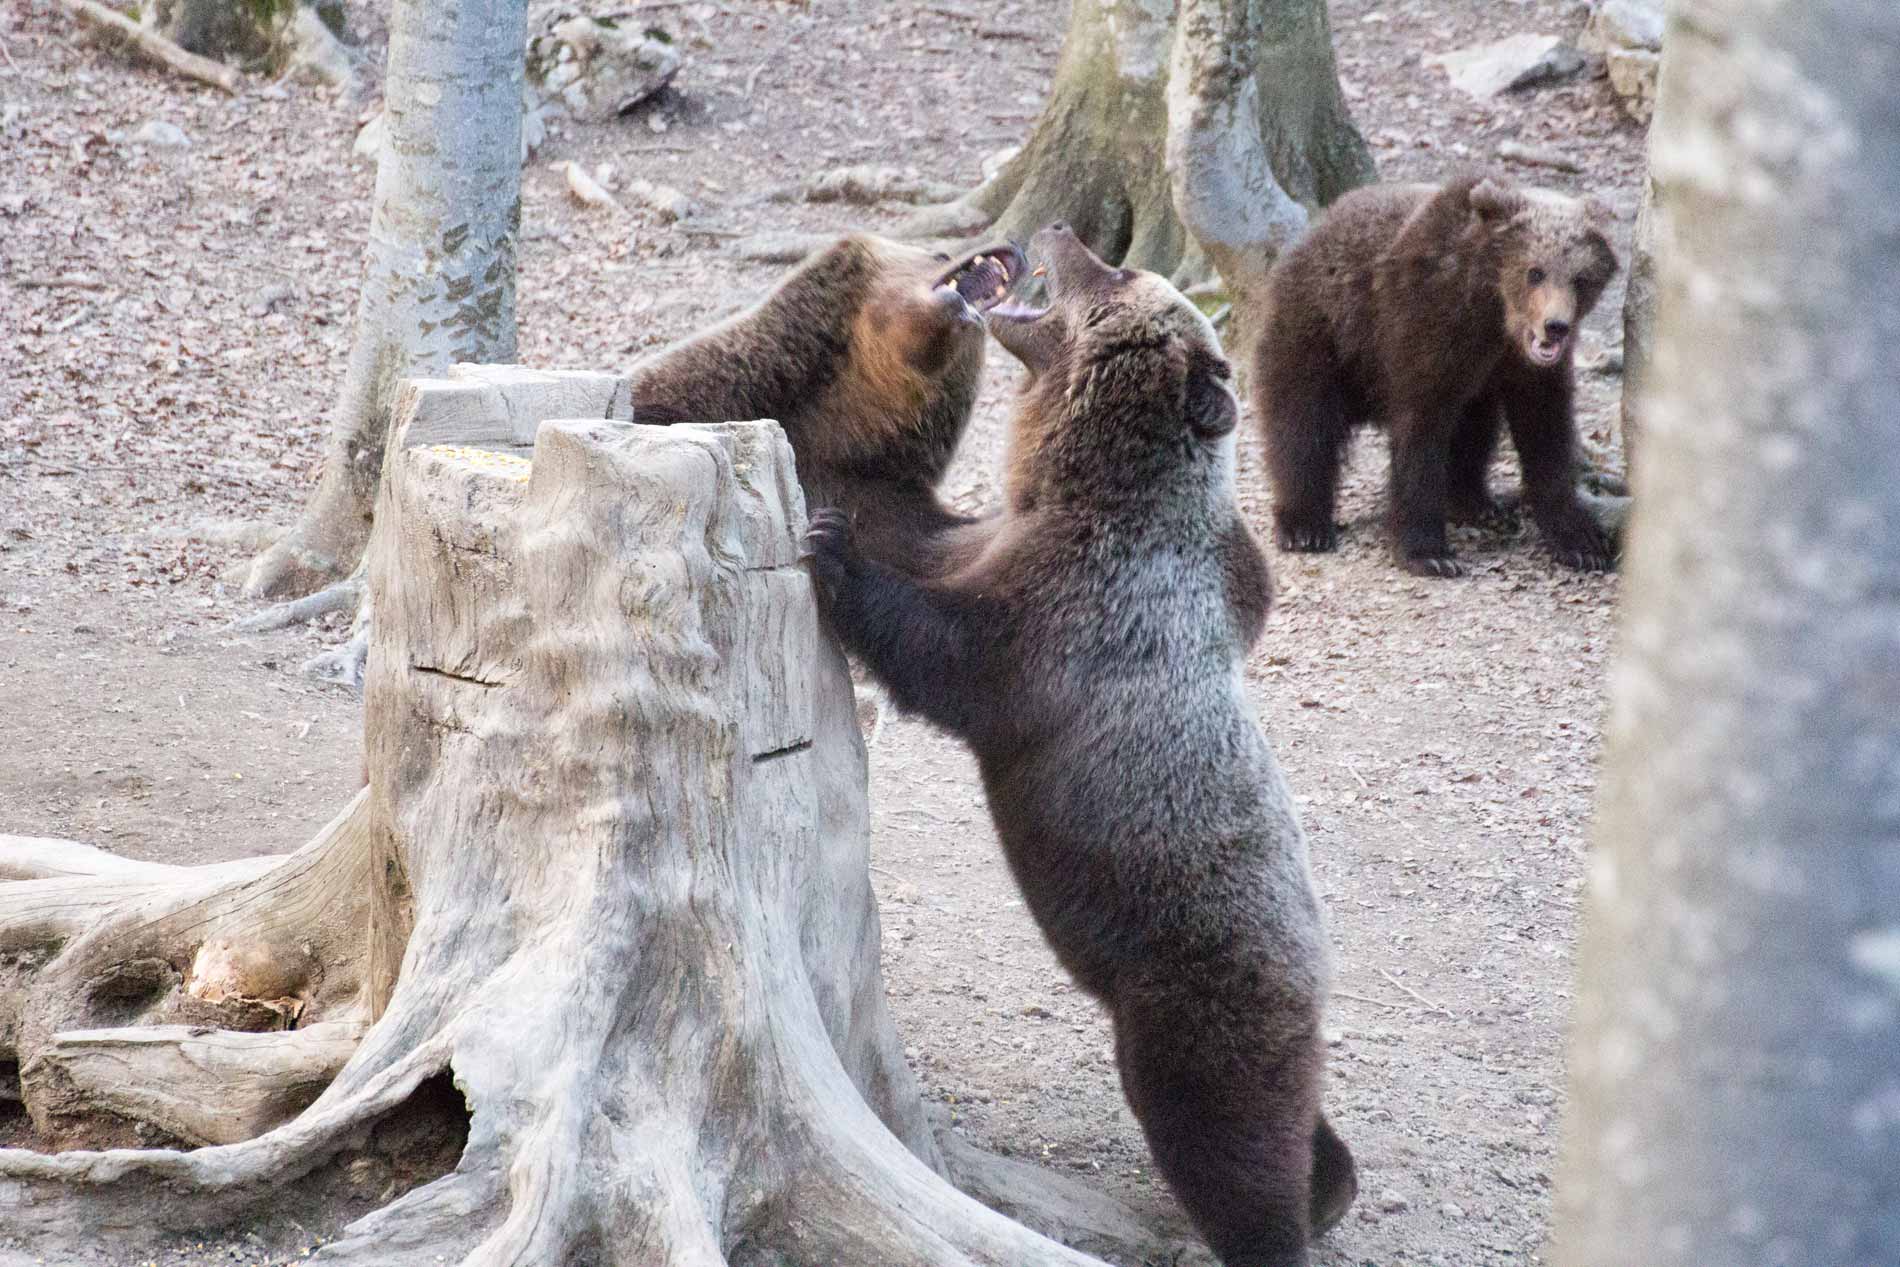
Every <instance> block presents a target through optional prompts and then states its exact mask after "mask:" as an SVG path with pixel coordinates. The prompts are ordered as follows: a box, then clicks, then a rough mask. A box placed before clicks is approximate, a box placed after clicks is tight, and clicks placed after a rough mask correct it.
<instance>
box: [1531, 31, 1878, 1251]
mask: <svg viewBox="0 0 1900 1267" xmlns="http://www.w3.org/2000/svg"><path fill="white" fill-rule="evenodd" d="M1666 44H1667V47H1668V49H1669V53H1668V56H1667V57H1666V58H1665V61H1664V67H1663V75H1664V79H1665V85H1664V94H1665V98H1666V102H1667V110H1666V111H1665V112H1663V113H1659V114H1658V116H1657V120H1656V129H1657V130H1656V133H1655V136H1654V144H1653V157H1654V171H1655V178H1656V202H1657V210H1658V212H1659V213H1662V214H1665V215H1666V216H1667V217H1668V222H1669V225H1670V232H1669V235H1668V237H1667V238H1666V239H1665V246H1666V248H1667V249H1666V250H1665V251H1664V253H1663V254H1662V255H1661V256H1660V259H1659V265H1660V268H1659V281H1660V304H1661V306H1660V312H1659V318H1658V329H1657V343H1656V350H1655V362H1654V365H1653V369H1652V377H1651V379H1650V387H1649V395H1648V399H1647V402H1646V405H1645V408H1644V418H1645V420H1646V423H1647V429H1646V431H1645V434H1644V437H1643V458H1642V461H1641V463H1640V465H1639V466H1638V467H1637V471H1636V479H1637V484H1638V490H1637V493H1636V506H1637V509H1636V511H1635V515H1634V522H1633V540H1632V543H1631V547H1630V555H1629V565H1628V569H1627V573H1628V578H1629V579H1628V582H1627V584H1628V592H1627V594H1626V599H1625V601H1626V603H1627V605H1628V611H1627V615H1626V617H1625V624H1624V629H1623V635H1622V638H1623V649H1622V659H1621V662H1620V664H1619V666H1618V670H1617V674H1616V678H1615V686H1614V708H1613V720H1612V726H1611V730H1610V739H1609V755H1608V759H1607V770H1606V777H1605V779H1604V783H1603V792H1602V800H1601V812H1600V818H1599V824H1598V830H1597V845H1596V848H1597V852H1598V856H1597V861H1596V865H1595V874H1594V876H1593V885H1592V892H1591V900H1590V908H1591V913H1590V919H1589V923H1588V929H1587V935H1586V937H1585V940H1584V944H1583V949H1582V985H1581V990H1580V994H1579V998H1578V1019H1577V1032H1576V1039H1575V1042H1574V1044H1573V1048H1572V1078H1573V1087H1574V1101H1573V1106H1572V1114H1571V1120H1570V1122H1569V1124H1568V1129H1567V1138H1566V1146H1565V1160H1564V1171H1563V1179H1562V1182H1561V1185H1560V1189H1559V1214H1560V1223H1559V1233H1558V1240H1559V1252H1558V1254H1557V1261H1558V1262H1559V1263H1562V1264H1566V1265H1568V1267H1601V1265H1602V1264H1607V1263H1643V1264H1646V1265H1649V1267H1691V1265H1694V1267H1705V1265H1706V1264H1711V1263H1723V1264H1736V1265H1737V1267H1741V1265H1749V1267H1753V1265H1756V1264H1764V1265H1765V1264H1774V1265H1775V1267H1843V1265H1844V1264H1863V1263H1865V1264H1873V1263H1895V1262H1900V1064H1897V1063H1896V1053H1897V1052H1900V847H1897V844H1896V841H1897V839H1900V688H1897V687H1896V684H1897V683H1900V604H1897V602H1896V596H1900V445H1896V444H1895V443H1894V423H1895V410H1896V405H1895V402H1896V401H1900V358H1896V356H1895V355H1894V349H1895V347H1896V346H1900V289H1896V287H1895V285H1894V278H1895V277H1896V275H1900V214H1897V213H1896V208H1900V113H1896V111H1895V109H1894V104H1893V102H1894V98H1893V86H1894V84H1895V83H1897V82H1900V8H1896V7H1895V6H1894V5H1892V4H1891V3H1889V0H1812V2H1811V3H1807V4H1801V5H1790V4H1786V3H1781V2H1780V0H1684V2H1683V3H1680V4H1679V5H1678V6H1677V8H1676V10H1675V13H1674V16H1673V19H1672V24H1671V29H1670V32H1669V35H1668V38H1667V41H1666Z"/></svg>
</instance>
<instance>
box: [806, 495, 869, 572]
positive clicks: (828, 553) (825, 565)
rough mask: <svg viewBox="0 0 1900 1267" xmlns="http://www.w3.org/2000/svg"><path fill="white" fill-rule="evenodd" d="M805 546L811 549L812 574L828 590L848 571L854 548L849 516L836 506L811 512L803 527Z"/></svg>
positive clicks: (854, 551)
mask: <svg viewBox="0 0 1900 1267" xmlns="http://www.w3.org/2000/svg"><path fill="white" fill-rule="evenodd" d="M805 546H806V548H807V549H809V550H810V551H811V570H812V575H813V576H815V577H817V578H818V583H819V584H820V585H822V586H823V587H825V588H826V589H827V590H835V589H836V588H837V587H838V585H839V584H840V583H842V582H843V580H844V578H845V576H846V574H847V573H849V572H850V570H851V561H852V558H853V557H854V556H855V553H856V550H855V547H854V546H853V545H852V543H851V517H850V516H849V515H847V514H845V513H844V512H843V511H842V510H839V509H838V508H837V507H836V506H825V507H822V508H820V509H819V510H816V511H814V512H812V517H811V524H810V526H809V527H807V528H806V529H805Z"/></svg>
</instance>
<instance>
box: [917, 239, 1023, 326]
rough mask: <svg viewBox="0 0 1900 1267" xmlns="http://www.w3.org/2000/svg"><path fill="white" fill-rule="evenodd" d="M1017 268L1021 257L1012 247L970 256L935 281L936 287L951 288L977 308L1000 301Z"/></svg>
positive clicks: (985, 307)
mask: <svg viewBox="0 0 1900 1267" xmlns="http://www.w3.org/2000/svg"><path fill="white" fill-rule="evenodd" d="M1020 271H1021V257H1020V256H1019V255H1016V254H1015V252H1014V250H1013V248H1003V249H1001V250H998V251H995V252H985V253H983V254H979V255H975V256H972V257H971V258H970V259H968V260H966V261H965V262H963V263H961V264H958V265H957V266H956V267H955V268H952V269H951V270H950V271H949V272H947V273H945V274H944V275H943V276H942V277H941V278H939V279H938V281H937V289H938V290H953V291H955V292H956V293H957V295H958V296H959V297H960V298H962V300H963V301H964V302H965V303H966V304H969V305H970V306H971V307H973V308H975V309H977V310H978V311H979V312H981V311H986V310H988V309H990V308H993V307H995V306H996V305H997V304H998V303H1001V302H1002V300H1003V298H1004V297H1005V296H1007V295H1008V294H1009V289H1010V287H1011V286H1012V285H1013V284H1014V283H1015V281H1016V277H1017V274H1018V273H1019V272H1020Z"/></svg>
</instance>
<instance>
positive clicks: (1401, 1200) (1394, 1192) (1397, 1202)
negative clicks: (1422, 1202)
mask: <svg viewBox="0 0 1900 1267" xmlns="http://www.w3.org/2000/svg"><path fill="white" fill-rule="evenodd" d="M1411 1208H1412V1203H1411V1202H1410V1201H1408V1200H1406V1199H1405V1195H1404V1194H1403V1193H1401V1192H1400V1191H1399V1190H1398V1189H1396V1188H1387V1189H1386V1190H1385V1191H1384V1192H1381V1193H1380V1194H1379V1210H1380V1211H1381V1212H1382V1213H1385V1214H1403V1213H1405V1212H1406V1211H1407V1210H1409V1209H1411Z"/></svg>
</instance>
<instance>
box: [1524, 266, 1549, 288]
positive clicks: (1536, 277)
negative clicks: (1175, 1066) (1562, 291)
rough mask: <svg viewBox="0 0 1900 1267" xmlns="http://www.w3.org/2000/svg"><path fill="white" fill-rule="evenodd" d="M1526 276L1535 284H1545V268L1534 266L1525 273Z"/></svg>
mask: <svg viewBox="0 0 1900 1267" xmlns="http://www.w3.org/2000/svg"><path fill="white" fill-rule="evenodd" d="M1524 276H1525V278H1526V280H1528V281H1529V282H1530V284H1531V285H1533V286H1542V285H1543V284H1544V270H1543V269H1541V268H1533V269H1532V270H1531V271H1530V272H1528V273H1526V274H1524Z"/></svg>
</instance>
